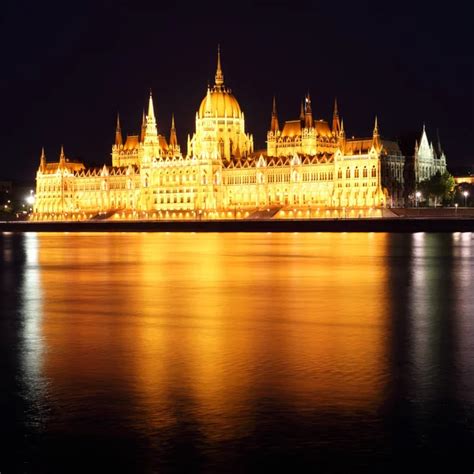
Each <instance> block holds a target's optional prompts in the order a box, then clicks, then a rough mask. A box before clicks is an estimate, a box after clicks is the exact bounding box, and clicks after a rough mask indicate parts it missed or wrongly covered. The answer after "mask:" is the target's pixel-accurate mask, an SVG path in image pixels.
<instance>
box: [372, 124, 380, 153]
mask: <svg viewBox="0 0 474 474" xmlns="http://www.w3.org/2000/svg"><path fill="white" fill-rule="evenodd" d="M372 143H373V146H374V148H376V149H379V148H380V145H381V142H380V134H379V124H378V120H377V116H375V122H374V131H373V133H372Z"/></svg>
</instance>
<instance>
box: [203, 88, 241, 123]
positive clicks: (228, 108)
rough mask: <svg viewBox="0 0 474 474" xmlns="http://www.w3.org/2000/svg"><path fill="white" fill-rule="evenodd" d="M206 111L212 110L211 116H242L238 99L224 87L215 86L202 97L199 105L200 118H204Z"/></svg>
mask: <svg viewBox="0 0 474 474" xmlns="http://www.w3.org/2000/svg"><path fill="white" fill-rule="evenodd" d="M208 102H210V103H208ZM206 111H208V112H210V115H211V117H215V116H217V117H219V118H221V117H226V116H227V117H237V118H240V117H241V115H242V112H241V111H240V105H239V103H238V102H237V99H236V98H235V97H234V96H233V94H232V93H231V92H230V91H229V90H228V89H225V88H224V87H214V88H213V89H212V90H209V91H208V93H207V95H206V97H204V99H202V102H201V105H200V106H199V118H203V117H204V116H205V115H206Z"/></svg>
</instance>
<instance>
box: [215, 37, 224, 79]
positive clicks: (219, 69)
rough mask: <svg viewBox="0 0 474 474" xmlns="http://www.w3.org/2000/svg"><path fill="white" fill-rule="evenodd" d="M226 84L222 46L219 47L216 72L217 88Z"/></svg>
mask: <svg viewBox="0 0 474 474" xmlns="http://www.w3.org/2000/svg"><path fill="white" fill-rule="evenodd" d="M223 84H224V74H223V72H222V66H221V45H220V44H218V45H217V70H216V86H222V85H223Z"/></svg>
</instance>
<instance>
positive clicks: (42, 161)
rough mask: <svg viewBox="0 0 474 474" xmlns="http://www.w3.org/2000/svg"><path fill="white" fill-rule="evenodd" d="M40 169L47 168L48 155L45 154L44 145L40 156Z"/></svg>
mask: <svg viewBox="0 0 474 474" xmlns="http://www.w3.org/2000/svg"><path fill="white" fill-rule="evenodd" d="M39 167H40V170H41V171H44V170H45V169H46V155H45V154H44V147H42V148H41V157H40V166H39Z"/></svg>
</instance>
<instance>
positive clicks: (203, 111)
mask: <svg viewBox="0 0 474 474" xmlns="http://www.w3.org/2000/svg"><path fill="white" fill-rule="evenodd" d="M206 115H207V116H210V117H216V116H217V117H219V118H224V117H236V118H241V117H242V112H241V111H240V105H239V103H238V102H237V99H236V98H235V97H234V96H233V95H232V93H231V91H230V89H227V87H225V85H224V74H223V73H222V67H221V50H220V47H219V48H218V49H217V70H216V82H215V85H214V87H213V88H212V89H210V88H209V86H208V87H207V94H206V97H204V99H202V102H201V105H200V106H199V118H203V117H205V116H206Z"/></svg>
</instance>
